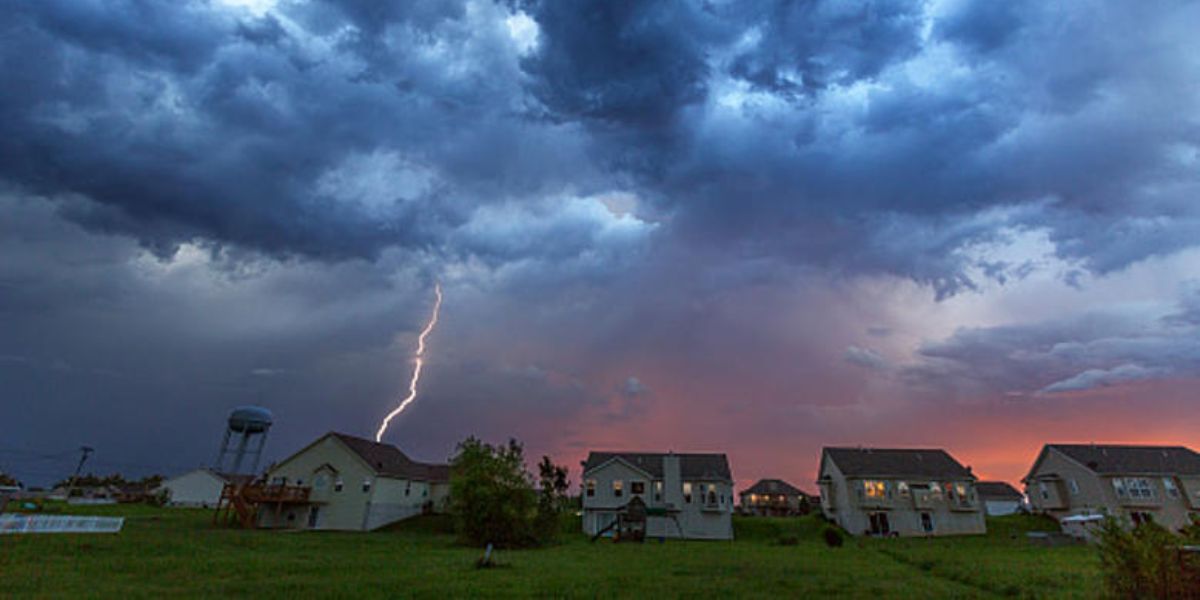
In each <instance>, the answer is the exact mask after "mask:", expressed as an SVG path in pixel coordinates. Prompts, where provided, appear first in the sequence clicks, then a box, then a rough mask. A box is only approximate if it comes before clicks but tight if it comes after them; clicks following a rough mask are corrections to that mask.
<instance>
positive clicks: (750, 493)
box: [738, 479, 813, 517]
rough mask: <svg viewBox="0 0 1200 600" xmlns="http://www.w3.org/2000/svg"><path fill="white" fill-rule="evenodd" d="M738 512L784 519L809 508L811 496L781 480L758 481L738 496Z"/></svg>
mask: <svg viewBox="0 0 1200 600" xmlns="http://www.w3.org/2000/svg"><path fill="white" fill-rule="evenodd" d="M738 499H739V502H738V511H739V512H741V513H742V514H747V515H758V516H775V517H786V516H790V515H798V514H800V513H801V505H802V504H804V505H805V506H810V503H811V502H812V500H813V499H812V498H811V496H809V495H808V494H806V493H804V492H803V491H801V490H800V489H799V488H797V487H796V486H794V485H792V484H790V483H788V482H786V481H784V480H782V479H760V480H758V482H757V483H755V484H754V485H752V486H750V487H748V488H746V489H744V490H742V493H740V494H738Z"/></svg>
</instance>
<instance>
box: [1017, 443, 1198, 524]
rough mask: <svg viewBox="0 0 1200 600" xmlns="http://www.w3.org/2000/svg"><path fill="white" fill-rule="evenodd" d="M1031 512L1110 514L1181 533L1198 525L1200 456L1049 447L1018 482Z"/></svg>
mask: <svg viewBox="0 0 1200 600" xmlns="http://www.w3.org/2000/svg"><path fill="white" fill-rule="evenodd" d="M1022 481H1023V482H1024V483H1025V490H1026V495H1027V496H1028V497H1029V503H1030V506H1031V507H1032V509H1033V511H1034V512H1038V513H1043V514H1047V515H1050V516H1052V517H1054V518H1056V519H1059V521H1060V522H1061V521H1062V520H1063V518H1065V517H1070V516H1078V515H1110V516H1114V517H1118V518H1122V519H1125V520H1126V521H1127V522H1129V523H1133V524H1139V523H1143V522H1147V521H1153V522H1155V523H1158V524H1159V525H1162V526H1163V527H1166V528H1168V529H1180V528H1182V527H1184V526H1187V525H1189V524H1191V523H1193V522H1198V521H1200V454H1198V453H1196V452H1195V451H1193V450H1191V449H1190V448H1185V447H1183V446H1130V445H1097V444H1047V445H1045V446H1043V447H1042V451H1041V452H1040V453H1038V457H1037V459H1036V460H1035V461H1034V463H1033V467H1031V468H1030V469H1029V474H1028V475H1026V476H1025V479H1023V480H1022Z"/></svg>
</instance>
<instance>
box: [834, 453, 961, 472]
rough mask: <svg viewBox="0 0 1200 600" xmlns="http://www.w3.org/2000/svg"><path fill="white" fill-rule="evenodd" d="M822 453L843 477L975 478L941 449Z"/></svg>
mask: <svg viewBox="0 0 1200 600" xmlns="http://www.w3.org/2000/svg"><path fill="white" fill-rule="evenodd" d="M823 453H824V456H827V457H828V458H829V459H830V460H832V461H833V463H834V464H836V465H837V467H838V469H839V470H841V472H842V474H843V475H845V476H846V477H913V478H928V479H974V477H975V476H974V475H972V474H971V471H970V470H969V469H967V468H966V467H964V466H962V465H961V464H960V463H959V462H958V461H957V460H954V457H952V456H950V455H949V454H947V453H946V451H945V450H940V449H911V448H825V449H824V450H823Z"/></svg>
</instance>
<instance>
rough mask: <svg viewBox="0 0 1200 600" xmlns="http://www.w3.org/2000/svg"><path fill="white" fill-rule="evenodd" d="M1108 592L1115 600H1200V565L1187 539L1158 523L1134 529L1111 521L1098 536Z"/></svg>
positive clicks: (1103, 525)
mask: <svg viewBox="0 0 1200 600" xmlns="http://www.w3.org/2000/svg"><path fill="white" fill-rule="evenodd" d="M1097 537H1098V539H1099V544H1098V545H1097V550H1098V551H1099V553H1100V567H1101V571H1102V573H1103V576H1104V587H1105V591H1107V592H1108V595H1109V596H1110V597H1112V598H1131V599H1132V598H1168V599H1169V598H1179V599H1189V598H1200V564H1197V562H1196V560H1195V559H1194V558H1192V557H1189V556H1187V555H1185V554H1183V553H1181V550H1182V548H1181V547H1182V546H1183V544H1184V543H1185V538H1184V537H1181V536H1178V535H1176V534H1173V533H1171V532H1170V531H1168V530H1166V529H1165V528H1163V527H1162V526H1161V525H1158V524H1156V523H1143V524H1141V525H1138V526H1136V527H1133V528H1132V529H1129V528H1126V527H1125V526H1123V525H1122V523H1121V522H1120V521H1118V520H1117V519H1115V518H1112V517H1109V518H1107V519H1105V520H1104V522H1103V524H1102V525H1101V527H1100V531H1099V532H1098V536H1097Z"/></svg>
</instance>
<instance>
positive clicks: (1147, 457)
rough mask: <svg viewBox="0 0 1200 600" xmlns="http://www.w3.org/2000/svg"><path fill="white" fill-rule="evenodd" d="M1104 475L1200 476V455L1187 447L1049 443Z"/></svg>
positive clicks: (1051, 446) (1049, 445)
mask: <svg viewBox="0 0 1200 600" xmlns="http://www.w3.org/2000/svg"><path fill="white" fill-rule="evenodd" d="M1048 447H1050V448H1054V449H1055V450H1058V451H1059V452H1061V453H1063V454H1065V455H1066V456H1068V457H1070V458H1071V459H1072V460H1074V461H1075V462H1078V463H1079V464H1081V465H1083V466H1085V467H1087V468H1089V469H1091V470H1092V471H1094V472H1095V473H1098V474H1100V475H1123V474H1145V475H1200V454H1197V453H1196V452H1194V451H1193V450H1191V449H1190V448H1185V447H1183V446H1118V445H1096V444H1048Z"/></svg>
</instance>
